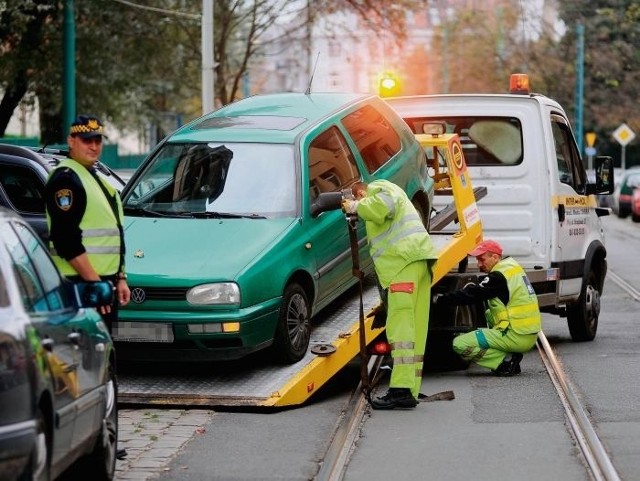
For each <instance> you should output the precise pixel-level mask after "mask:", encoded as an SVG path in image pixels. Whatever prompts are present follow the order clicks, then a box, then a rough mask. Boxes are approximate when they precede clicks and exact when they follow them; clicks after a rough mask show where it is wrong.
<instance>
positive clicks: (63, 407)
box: [0, 207, 118, 480]
mask: <svg viewBox="0 0 640 481" xmlns="http://www.w3.org/2000/svg"><path fill="white" fill-rule="evenodd" d="M112 296H113V286H112V284H111V283H109V282H94V283H79V284H76V285H74V284H72V283H70V282H69V281H67V280H65V279H64V278H62V277H61V276H60V274H59V273H58V271H57V269H56V267H55V265H54V264H53V262H52V260H51V258H50V257H49V255H48V253H47V250H46V249H45V247H44V245H43V244H42V242H41V240H40V239H39V238H38V236H37V235H36V234H35V233H34V231H33V230H32V229H31V228H30V227H29V225H28V224H27V223H26V222H25V220H24V219H22V218H20V216H18V215H17V214H15V213H13V212H11V211H9V210H8V209H4V208H2V207H0V479H1V480H13V479H20V480H32V479H33V480H49V479H54V478H56V477H57V476H58V475H60V474H61V473H62V472H63V471H64V470H66V469H67V468H68V467H70V466H71V465H74V466H73V468H74V472H75V470H76V469H77V471H78V473H82V474H80V476H81V479H92V480H95V479H100V480H110V479H112V478H113V475H114V471H115V459H116V458H115V454H116V443H117V438H118V417H117V409H116V393H117V385H116V379H115V357H114V349H113V343H112V342H111V338H110V336H109V333H108V331H107V327H106V326H105V324H104V323H103V322H102V320H101V317H100V315H99V314H98V313H97V311H96V310H95V309H90V307H95V306H96V305H103V304H105V303H107V302H109V301H110V300H111V298H112ZM76 461H78V463H76Z"/></svg>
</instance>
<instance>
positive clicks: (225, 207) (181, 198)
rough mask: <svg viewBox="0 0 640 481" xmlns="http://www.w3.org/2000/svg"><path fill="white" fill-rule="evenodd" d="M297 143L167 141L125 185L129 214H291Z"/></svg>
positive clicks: (265, 215)
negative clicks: (130, 183) (295, 146)
mask: <svg viewBox="0 0 640 481" xmlns="http://www.w3.org/2000/svg"><path fill="white" fill-rule="evenodd" d="M293 152H294V150H293V146H292V145H286V144H256V143H227V144H224V145H223V144H218V143H166V144H164V145H163V146H162V147H161V148H160V150H159V151H158V152H156V153H155V154H154V156H153V158H152V159H151V161H150V162H148V163H147V164H146V165H145V166H144V167H143V171H142V172H141V174H140V175H139V176H137V177H136V178H135V179H132V182H133V184H132V185H130V186H129V187H128V188H127V189H126V193H125V195H124V198H123V204H124V208H125V214H126V215H143V216H154V215H156V216H193V217H196V216H202V217H213V218H215V217H256V218H260V217H291V216H294V215H296V213H297V210H298V209H297V202H296V199H297V195H296V185H297V183H296V167H295V163H294V153H293Z"/></svg>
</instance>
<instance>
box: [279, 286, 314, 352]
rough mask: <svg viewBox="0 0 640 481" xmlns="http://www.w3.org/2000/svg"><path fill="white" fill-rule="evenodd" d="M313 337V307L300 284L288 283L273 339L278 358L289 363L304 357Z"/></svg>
mask: <svg viewBox="0 0 640 481" xmlns="http://www.w3.org/2000/svg"><path fill="white" fill-rule="evenodd" d="M310 339H311V308H310V306H309V301H308V299H307V294H306V292H305V291H304V289H302V287H300V285H299V284H296V283H292V284H289V285H287V287H286V288H285V290H284V295H283V296H282V305H281V306H280V314H279V317H278V325H277V326H276V333H275V336H274V341H273V351H274V354H275V356H276V358H277V359H278V360H279V361H281V362H285V363H287V364H293V363H294V362H298V361H299V360H300V359H302V358H303V357H304V355H305V354H306V353H307V349H308V348H309V340H310Z"/></svg>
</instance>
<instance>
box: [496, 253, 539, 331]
mask: <svg viewBox="0 0 640 481" xmlns="http://www.w3.org/2000/svg"><path fill="white" fill-rule="evenodd" d="M492 271H497V272H501V273H502V274H503V275H504V277H505V278H506V280H507V287H508V288H509V302H508V303H507V305H506V306H505V305H504V304H503V303H502V301H500V299H498V298H497V297H495V298H493V299H490V300H489V301H488V302H487V304H488V306H489V310H490V311H491V318H492V320H493V326H492V327H493V328H495V329H499V330H504V329H507V328H511V329H513V330H514V331H516V332H518V333H520V334H535V333H537V332H538V331H540V328H541V321H540V308H539V307H538V299H537V297H536V294H535V292H534V291H533V288H532V287H531V284H530V283H529V281H528V279H527V275H526V274H525V272H524V269H523V268H522V267H521V266H520V265H519V264H518V263H517V262H516V261H515V260H514V259H513V258H511V257H507V258H505V259H502V260H501V261H500V262H498V263H497V264H496V265H495V266H494V267H493V269H492Z"/></svg>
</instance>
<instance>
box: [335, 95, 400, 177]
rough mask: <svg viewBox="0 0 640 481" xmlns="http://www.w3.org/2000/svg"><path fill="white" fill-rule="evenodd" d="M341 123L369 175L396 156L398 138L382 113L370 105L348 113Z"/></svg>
mask: <svg viewBox="0 0 640 481" xmlns="http://www.w3.org/2000/svg"><path fill="white" fill-rule="evenodd" d="M342 123H343V125H344V126H345V128H346V129H347V131H348V132H349V135H350V136H351V138H352V139H353V141H354V142H355V144H356V147H357V148H358V150H359V151H360V155H361V156H362V159H363V160H364V163H365V165H366V166H367V170H368V171H369V173H373V172H375V171H376V170H378V169H379V168H380V167H381V166H382V165H384V164H385V163H386V162H387V161H388V160H389V159H390V158H391V157H393V156H394V155H396V154H397V153H398V152H399V151H400V148H401V147H402V143H401V141H400V136H399V135H398V133H397V132H396V130H395V129H394V128H393V127H392V125H391V124H390V123H389V121H388V120H387V119H386V118H385V116H384V115H382V113H380V112H379V111H378V110H376V109H375V108H373V107H372V106H371V105H365V106H364V107H362V108H360V109H358V110H356V111H355V112H352V113H350V114H349V115H347V116H346V117H344V118H343V119H342Z"/></svg>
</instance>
